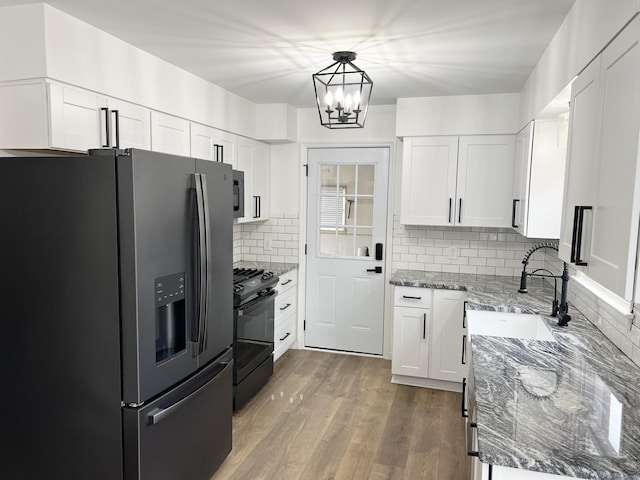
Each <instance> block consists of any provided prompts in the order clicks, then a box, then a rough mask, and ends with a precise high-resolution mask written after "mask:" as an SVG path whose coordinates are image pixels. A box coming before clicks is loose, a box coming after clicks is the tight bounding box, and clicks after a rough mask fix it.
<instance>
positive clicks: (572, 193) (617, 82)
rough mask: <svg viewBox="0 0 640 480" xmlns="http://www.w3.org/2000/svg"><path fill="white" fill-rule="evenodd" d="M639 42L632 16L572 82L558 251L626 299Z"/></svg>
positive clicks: (632, 243) (637, 191)
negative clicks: (568, 144) (566, 162)
mask: <svg viewBox="0 0 640 480" xmlns="http://www.w3.org/2000/svg"><path fill="white" fill-rule="evenodd" d="M639 42H640V18H636V19H635V20H634V21H633V22H631V23H630V24H629V25H628V26H627V28H625V29H624V30H623V31H622V32H621V33H620V34H619V35H618V36H617V37H616V38H615V39H614V40H613V41H612V42H611V43H610V44H609V46H608V47H607V48H606V49H605V50H604V51H603V53H602V54H601V55H600V56H599V57H598V58H597V59H596V61H594V62H593V63H592V64H591V65H590V66H589V67H588V68H587V69H586V70H585V71H584V72H583V73H582V74H581V75H580V76H579V77H578V78H577V79H576V80H575V82H574V85H573V87H572V97H573V98H575V99H576V100H574V101H572V116H571V128H570V147H569V160H568V165H567V175H566V176H567V180H566V182H565V208H564V215H563V227H562V228H563V230H562V232H563V235H562V241H561V250H560V255H561V258H562V259H563V260H565V261H570V262H572V263H574V264H576V265H581V266H582V267H583V270H584V272H585V273H586V275H587V276H588V277H590V278H591V279H593V280H595V281H596V282H597V283H599V284H600V285H602V286H603V287H605V288H606V289H608V290H609V291H611V292H613V293H614V294H616V295H618V296H619V297H622V298H623V299H626V300H631V299H632V298H633V279H634V274H635V259H636V252H637V247H638V226H639V225H638V222H639V218H640V188H639V187H640V181H639V178H638V177H639V171H638V134H639V132H640V45H639ZM574 102H575V103H574Z"/></svg>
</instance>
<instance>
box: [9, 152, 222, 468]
mask: <svg viewBox="0 0 640 480" xmlns="http://www.w3.org/2000/svg"><path fill="white" fill-rule="evenodd" d="M0 165H1V166H2V167H3V168H2V170H3V175H1V176H0V177H1V178H0V214H1V218H2V221H3V223H4V228H5V231H6V232H11V235H3V236H1V238H0V263H1V264H2V265H3V275H2V276H0V278H2V280H0V288H2V289H3V292H4V294H6V295H7V297H5V298H7V299H9V298H10V300H8V301H7V302H6V305H5V308H4V313H3V322H2V327H3V338H12V339H14V340H15V341H12V342H5V343H6V345H5V347H4V348H3V349H1V351H2V360H3V362H2V363H3V365H4V366H5V370H6V374H5V372H3V388H4V389H5V391H6V392H8V393H7V394H6V395H4V396H3V399H2V401H1V402H2V403H0V405H1V406H2V407H3V408H4V411H11V412H12V413H11V415H9V416H8V418H7V419H6V421H5V422H3V429H2V433H0V439H1V444H0V445H1V447H2V448H3V452H5V455H3V457H4V458H3V461H2V465H1V467H2V471H3V473H4V474H6V475H7V476H8V477H10V478H16V479H19V478H40V477H42V478H46V477H47V476H51V475H54V476H55V477H56V478H65V479H76V478H78V479H86V478H92V479H109V480H111V479H117V478H125V479H126V480H128V479H154V480H156V479H164V478H166V479H172V478H190V479H191V478H193V479H200V478H202V479H203V480H204V479H208V478H209V477H210V476H211V475H212V474H213V472H214V471H215V469H216V468H217V466H218V465H219V464H220V463H221V462H222V461H223V460H224V458H225V457H226V455H227V454H228V452H229V451H230V449H231V414H232V401H233V399H232V368H231V367H232V363H233V360H232V359H233V353H232V349H231V344H232V341H233V339H232V335H233V304H232V302H233V299H232V215H233V206H232V172H231V167H230V166H228V165H224V164H221V163H215V162H207V161H200V160H196V159H193V158H185V157H177V156H171V155H165V154H158V153H153V152H146V151H142V150H129V151H126V152H122V151H119V152H116V151H114V150H104V151H92V152H90V154H89V155H88V156H79V157H28V158H25V157H22V158H3V159H0ZM4 294H3V297H4ZM5 379H6V380H5Z"/></svg>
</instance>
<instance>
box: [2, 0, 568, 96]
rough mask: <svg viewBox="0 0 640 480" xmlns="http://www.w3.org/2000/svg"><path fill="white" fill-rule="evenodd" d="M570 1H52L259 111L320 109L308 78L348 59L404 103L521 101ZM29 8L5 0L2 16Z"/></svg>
mask: <svg viewBox="0 0 640 480" xmlns="http://www.w3.org/2000/svg"><path fill="white" fill-rule="evenodd" d="M573 2H574V0H481V1H480V0H325V1H324V2H320V3H315V2H307V1H303V0H235V1H229V0H49V1H48V2H46V3H48V4H50V5H51V6H53V7H55V8H58V9H59V10H62V11H64V12H67V13H68V14H70V15H72V16H74V17H76V18H79V19H81V20H84V21H86V22H87V23H90V24H92V25H94V26H96V27H98V28H99V29H101V30H103V31H106V32H109V33H111V34H112V35H114V36H116V37H118V38H121V39H122V40H124V41H126V42H128V43H130V44H133V45H136V46H137V47H139V48H141V49H143V50H145V51H147V52H149V53H152V54H153V55H156V56H158V57H160V58H162V59H164V60H166V61H168V62H170V63H172V64H175V65H177V66H179V67H181V68H183V69H185V70H187V71H189V72H192V73H194V74H195V75H197V76H199V77H202V78H204V79H206V80H208V81H210V82H212V83H214V84H216V85H218V86H220V87H223V88H225V89H227V90H229V91H232V92H234V93H236V94H238V95H240V96H242V97H244V98H247V99H249V100H251V101H253V102H255V103H289V104H291V105H294V106H296V107H310V106H313V105H315V98H314V93H313V84H312V82H311V74H312V73H315V72H317V71H319V70H321V69H323V68H324V67H326V66H328V65H329V64H330V63H332V62H333V60H332V53H333V52H335V51H340V50H351V51H354V52H356V53H357V56H358V57H357V59H356V60H355V64H356V65H357V66H359V67H360V68H362V69H364V70H366V71H367V73H368V74H369V75H370V77H371V78H372V80H373V82H374V88H373V95H372V102H371V103H372V104H379V105H380V104H393V103H395V101H396V99H397V98H398V97H417V96H436V95H467V94H486V93H512V92H519V91H520V90H521V89H522V87H523V85H524V83H525V81H526V79H527V78H528V76H529V75H530V74H531V72H532V70H533V68H534V67H535V65H536V64H537V62H538V60H539V59H540V57H541V55H542V54H543V52H544V50H545V48H546V46H547V45H548V44H549V42H550V41H551V39H552V38H553V35H554V33H555V32H556V30H557V29H558V27H559V26H560V24H561V23H562V21H563V19H564V17H565V16H566V14H567V12H568V11H569V9H570V8H571V6H572V4H573ZM26 3H34V2H33V0H0V6H5V5H15V4H26Z"/></svg>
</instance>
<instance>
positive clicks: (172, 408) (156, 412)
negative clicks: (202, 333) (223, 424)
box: [148, 360, 233, 425]
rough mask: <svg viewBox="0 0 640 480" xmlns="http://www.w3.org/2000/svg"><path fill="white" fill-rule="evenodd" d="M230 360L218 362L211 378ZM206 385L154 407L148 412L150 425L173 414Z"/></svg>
mask: <svg viewBox="0 0 640 480" xmlns="http://www.w3.org/2000/svg"><path fill="white" fill-rule="evenodd" d="M232 362H233V360H231V361H229V362H226V361H225V362H220V365H219V367H218V368H217V369H216V372H215V373H214V374H213V375H212V376H211V378H212V379H213V378H214V377H216V376H218V375H219V374H220V372H222V371H223V370H224V369H225V368H227V366H228V365H229V364H231V363H232ZM207 385H209V382H207V383H205V384H204V385H202V386H201V387H199V388H198V389H197V390H194V391H193V392H191V393H190V394H189V395H187V396H186V397H184V398H181V399H180V400H178V401H177V402H176V403H174V404H173V405H169V406H168V407H166V408H154V409H153V410H151V411H150V412H149V414H148V419H149V423H150V424H151V425H157V424H158V423H160V422H161V421H162V420H164V419H165V418H167V417H169V416H171V415H172V414H174V413H175V412H177V411H178V410H180V408H181V407H183V406H185V405H186V404H187V403H189V402H190V401H191V400H193V399H194V398H195V397H197V396H198V394H199V393H200V392H202V390H204V388H205V387H206V386H207Z"/></svg>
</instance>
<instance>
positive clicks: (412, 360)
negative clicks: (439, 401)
mask: <svg viewBox="0 0 640 480" xmlns="http://www.w3.org/2000/svg"><path fill="white" fill-rule="evenodd" d="M465 300H466V292H463V291H455V290H433V289H429V288H416V287H400V286H396V287H395V288H394V315H393V353H392V359H391V373H392V375H393V377H392V382H394V383H402V384H406V385H416V386H423V387H431V388H439V389H444V390H453V391H460V390H461V388H462V385H461V382H462V378H463V377H464V376H465V375H466V368H467V367H466V365H465V363H466V362H465V359H464V358H463V357H464V353H465V348H466V347H465V339H466V325H465V324H464V322H465V320H464V318H463V316H464V302H465Z"/></svg>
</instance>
